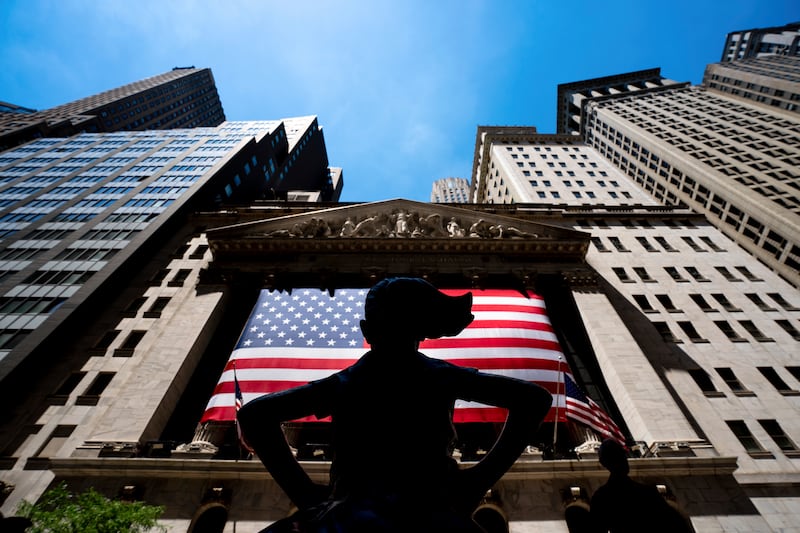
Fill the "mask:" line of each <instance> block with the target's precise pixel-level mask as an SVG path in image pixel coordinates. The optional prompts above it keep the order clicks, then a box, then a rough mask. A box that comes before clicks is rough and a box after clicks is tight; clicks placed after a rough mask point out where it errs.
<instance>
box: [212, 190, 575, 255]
mask: <svg viewBox="0 0 800 533" xmlns="http://www.w3.org/2000/svg"><path fill="white" fill-rule="evenodd" d="M586 238H587V236H586V234H585V233H582V232H579V231H574V230H571V229H568V228H562V227H557V226H552V225H548V224H541V223H537V222H531V221H524V220H520V219H515V218H511V217H505V216H501V215H496V214H492V213H485V212H479V211H475V210H471V209H468V208H461V207H454V206H451V205H442V204H431V203H423V202H415V201H412V200H403V199H395V200H385V201H379V202H370V203H364V204H356V205H347V206H341V207H333V208H329V209H320V210H318V211H313V212H309V213H302V214H295V215H288V216H281V217H275V218H270V219H265V220H258V221H253V222H245V223H241V224H235V225H232V226H226V227H222V228H216V229H213V230H209V231H208V239H209V243H211V244H212V247H213V243H214V242H217V243H220V242H232V241H241V240H259V241H274V240H283V241H287V240H288V241H292V240H306V239H315V240H366V239H414V240H427V239H434V240H452V241H458V240H463V239H470V240H494V241H514V240H526V241H533V240H537V241H541V240H545V241H546V240H562V239H563V240H570V239H576V240H579V241H582V240H585V239H586Z"/></svg>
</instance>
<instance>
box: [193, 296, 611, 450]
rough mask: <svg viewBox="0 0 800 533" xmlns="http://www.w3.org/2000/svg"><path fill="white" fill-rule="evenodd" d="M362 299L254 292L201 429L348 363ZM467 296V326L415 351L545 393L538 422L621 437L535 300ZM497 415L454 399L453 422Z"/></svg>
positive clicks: (359, 350) (357, 339) (359, 347)
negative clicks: (546, 407) (582, 384)
mask: <svg viewBox="0 0 800 533" xmlns="http://www.w3.org/2000/svg"><path fill="white" fill-rule="evenodd" d="M367 292H368V290H367V289H338V290H336V292H335V294H334V295H333V296H331V295H330V294H329V293H328V292H326V291H321V290H319V289H294V290H293V291H292V293H291V294H289V293H281V292H278V291H273V292H270V291H268V290H266V289H265V290H262V291H261V294H260V295H259V298H258V301H257V302H256V305H255V307H254V308H253V311H252V313H251V314H250V317H249V319H248V320H247V324H246V326H245V328H244V330H243V331H242V335H241V336H240V338H239V340H238V342H237V343H236V346H235V348H234V350H233V353H232V354H231V357H230V360H229V361H228V364H227V365H226V367H225V370H224V371H223V373H222V376H221V377H220V380H219V382H218V384H217V386H216V388H215V389H214V394H213V395H212V397H211V399H210V400H209V402H208V406H207V407H206V411H205V413H204V414H203V418H202V420H201V422H207V421H233V420H235V418H236V411H237V410H238V405H237V403H238V402H240V401H241V402H245V403H246V402H247V401H249V400H251V399H253V398H256V397H257V396H260V395H262V394H266V393H271V392H278V391H281V390H285V389H288V388H291V387H295V386H298V385H302V384H304V383H308V382H309V381H314V380H318V379H322V378H324V377H327V376H329V375H331V374H332V373H334V372H337V371H338V370H341V369H343V368H346V367H347V366H349V365H351V364H353V363H354V362H355V361H356V360H357V359H358V358H359V357H361V355H363V354H364V353H365V352H366V351H367V350H369V345H368V344H367V343H366V341H365V340H364V337H363V335H362V334H361V328H360V325H359V322H360V321H361V319H362V318H363V316H364V300H365V298H366V295H367ZM442 292H444V293H447V294H450V295H458V294H464V293H465V292H466V291H465V290H443V291H442ZM471 292H472V294H473V305H472V313H473V315H475V320H473V322H472V323H471V324H470V325H469V326H468V327H467V328H466V329H465V330H464V331H462V332H461V333H460V334H459V335H457V336H456V337H446V338H441V339H428V340H425V341H423V342H422V343H421V345H420V351H421V352H422V353H424V354H425V355H427V356H429V357H434V358H437V359H443V360H446V361H449V362H451V363H453V364H456V365H460V366H465V367H471V368H477V369H478V370H481V371H484V372H491V373H495V374H501V375H505V376H510V377H514V378H517V379H523V380H527V381H534V382H536V383H538V384H539V385H541V386H542V387H544V388H546V389H547V390H548V391H549V392H550V393H551V394H553V400H554V401H553V407H552V408H551V410H550V413H549V414H548V416H547V418H545V422H553V421H558V422H566V421H567V420H568V419H571V420H574V421H577V422H579V423H582V424H585V425H588V426H589V427H591V428H592V429H594V430H595V431H597V432H599V433H601V434H602V435H604V436H607V437H614V438H618V439H619V438H621V436H622V433H621V432H620V430H619V429H618V428H617V426H616V424H614V422H613V421H612V420H611V418H610V417H608V415H607V414H606V413H605V412H603V410H602V409H601V408H600V407H599V406H598V405H597V404H596V403H595V402H593V401H592V400H591V399H590V398H588V397H587V396H586V395H585V394H584V393H583V392H581V391H580V389H579V388H578V387H577V385H576V384H575V379H574V377H573V375H572V372H571V371H570V368H569V366H568V365H567V364H566V362H565V359H564V356H563V354H562V352H561V347H560V345H559V343H558V339H557V338H556V335H555V333H554V332H553V328H552V326H551V325H550V320H549V318H548V317H547V313H546V310H545V306H544V301H543V300H542V298H541V297H540V296H538V295H536V294H533V293H529V294H528V297H527V298H526V297H525V296H524V295H523V294H521V293H519V292H518V291H514V290H503V289H497V290H472V291H471ZM234 367H235V370H234ZM505 414H506V413H505V410H503V409H500V408H496V407H490V406H485V405H481V404H476V403H472V402H463V401H459V402H457V403H456V410H455V414H454V422H503V421H505ZM304 420H305V421H316V418H313V417H311V418H308V419H304ZM623 440H624V439H623Z"/></svg>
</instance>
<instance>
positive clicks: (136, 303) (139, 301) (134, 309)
mask: <svg viewBox="0 0 800 533" xmlns="http://www.w3.org/2000/svg"><path fill="white" fill-rule="evenodd" d="M146 301H147V296H140V297H138V298H136V299H135V300H133V301H132V302H131V303H130V304H129V305H128V307H126V308H125V310H124V311H123V312H122V316H124V317H127V318H132V317H135V316H136V313H138V312H139V309H141V308H142V306H143V305H144V303H145V302H146Z"/></svg>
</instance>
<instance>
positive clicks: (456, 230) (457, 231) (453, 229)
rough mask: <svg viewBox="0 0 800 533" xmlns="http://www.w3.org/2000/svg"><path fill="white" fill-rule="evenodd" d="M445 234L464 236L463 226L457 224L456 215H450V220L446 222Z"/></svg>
mask: <svg viewBox="0 0 800 533" xmlns="http://www.w3.org/2000/svg"><path fill="white" fill-rule="evenodd" d="M447 234H448V235H450V236H451V237H455V238H461V237H463V236H464V228H462V227H461V226H460V225H459V224H458V221H457V220H456V217H450V220H449V221H448V222H447Z"/></svg>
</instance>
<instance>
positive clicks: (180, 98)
mask: <svg viewBox="0 0 800 533" xmlns="http://www.w3.org/2000/svg"><path fill="white" fill-rule="evenodd" d="M20 109H26V108H20V107H19V106H14V105H11V104H8V105H3V106H0V150H5V149H7V148H10V147H12V146H17V145H19V144H22V143H24V142H27V141H30V140H33V139H37V138H40V137H66V136H69V135H74V134H76V133H80V132H88V133H92V132H104V131H141V130H152V129H158V130H164V129H171V128H194V127H201V126H217V125H219V124H221V123H222V122H223V121H224V120H225V114H224V112H223V110H222V103H221V102H220V99H219V94H217V87H216V85H215V84H214V76H213V75H212V74H211V69H207V68H204V69H197V68H194V67H187V68H179V67H176V68H174V69H172V70H171V71H170V72H166V73H164V74H159V75H157V76H152V77H150V78H145V79H143V80H141V81H137V82H134V83H129V84H128V85H123V86H122V87H117V88H116V89H111V90H110V91H105V92H102V93H99V94H96V95H93V96H88V97H86V98H81V99H80V100H75V101H74V102H69V103H67V104H63V105H59V106H56V107H53V108H50V109H46V110H42V111H34V112H31V111H32V110H28V109H26V111H27V112H25V113H20V112H19V111H20ZM9 110H10V111H9Z"/></svg>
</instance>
